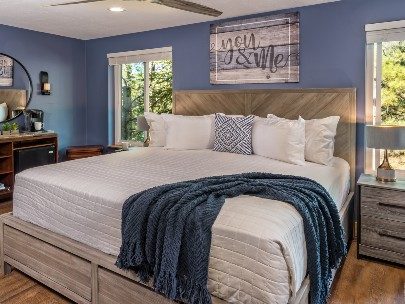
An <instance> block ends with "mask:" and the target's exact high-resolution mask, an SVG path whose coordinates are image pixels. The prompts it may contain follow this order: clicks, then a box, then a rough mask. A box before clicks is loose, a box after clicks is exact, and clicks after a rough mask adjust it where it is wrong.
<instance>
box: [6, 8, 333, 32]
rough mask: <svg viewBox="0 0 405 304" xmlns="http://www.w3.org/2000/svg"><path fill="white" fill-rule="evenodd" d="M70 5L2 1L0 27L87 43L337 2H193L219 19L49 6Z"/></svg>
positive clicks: (156, 10) (168, 11)
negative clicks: (214, 11)
mask: <svg viewBox="0 0 405 304" xmlns="http://www.w3.org/2000/svg"><path fill="white" fill-rule="evenodd" d="M69 1H74V0H12V1H10V0H0V23H1V24H5V25H11V26H15V27H20V28H26V29H31V30H36V31H40V32H45V33H51V34H57V35H61V36H67V37H72V38H79V39H84V40H87V39H94V38H101V37H108V36H115V35H120V34H129V33H135V32H142V31H148V30H154V29H160V28H166V27H172V26H178V25H185V24H192V23H198V22H204V21H212V20H216V19H225V18H230V17H236V16H243V15H250V14H255V13H262V12H269V11H275V10H280V9H286V8H293V7H300V6H307V5H313V4H320V3H326V2H334V1H338V0H193V1H194V2H195V3H199V4H203V5H207V6H211V7H213V8H215V9H218V10H220V11H223V12H224V14H223V15H222V16H220V17H219V18H214V17H209V16H203V15H198V14H194V13H188V12H183V11H180V10H176V9H172V8H168V7H164V6H162V5H158V4H152V3H150V2H149V1H123V0H107V1H104V2H96V3H89V4H80V5H71V6H61V7H49V5H50V4H56V3H64V2H69ZM113 6H120V7H123V8H125V9H126V11H125V12H123V13H112V12H110V11H108V8H110V7H113Z"/></svg>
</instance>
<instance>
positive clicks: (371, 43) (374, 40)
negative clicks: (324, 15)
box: [364, 20, 405, 178]
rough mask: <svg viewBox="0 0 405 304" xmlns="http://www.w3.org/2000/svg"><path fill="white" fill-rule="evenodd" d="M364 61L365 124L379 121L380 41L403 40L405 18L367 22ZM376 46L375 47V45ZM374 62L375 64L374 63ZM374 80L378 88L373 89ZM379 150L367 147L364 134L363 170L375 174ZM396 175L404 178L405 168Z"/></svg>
mask: <svg viewBox="0 0 405 304" xmlns="http://www.w3.org/2000/svg"><path fill="white" fill-rule="evenodd" d="M365 31H366V56H365V57H366V62H365V74H366V75H365V125H375V124H380V123H381V77H382V43H383V42H386V41H387V37H389V38H391V39H393V40H388V41H395V40H394V39H397V38H401V39H400V40H405V20H399V21H392V22H383V23H375V24H367V25H366V26H365ZM375 46H377V47H375ZM374 63H376V64H374ZM374 80H375V83H376V84H377V86H379V88H376V90H375V91H374ZM380 153H381V150H378V149H370V148H367V145H366V138H365V136H364V171H365V173H367V174H376V170H377V167H378V166H379V165H380ZM396 172H397V177H400V178H405V170H396Z"/></svg>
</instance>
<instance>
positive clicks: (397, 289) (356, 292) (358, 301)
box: [0, 202, 405, 304]
mask: <svg viewBox="0 0 405 304" xmlns="http://www.w3.org/2000/svg"><path fill="white" fill-rule="evenodd" d="M11 208H12V206H11V203H10V202H9V203H6V204H4V205H3V203H0V214H1V213H5V212H10V211H11ZM356 247H357V246H356V243H355V242H353V244H352V246H351V247H350V252H349V255H348V257H347V259H346V261H345V264H344V266H343V268H342V271H341V272H340V274H339V277H338V278H337V280H336V283H335V285H334V287H333V290H332V294H331V296H330V299H329V304H377V303H378V304H404V303H405V268H399V267H393V266H389V265H386V264H380V263H375V262H371V261H366V260H358V259H357V256H356V249H357V248H356ZM0 303H10V304H17V303H18V304H42V303H44V304H65V303H70V302H69V301H68V300H66V299H65V298H63V297H61V296H60V295H58V294H57V293H55V292H53V291H51V290H50V289H48V288H46V287H45V286H43V285H41V284H40V283H38V282H36V281H34V280H32V279H30V278H28V277H27V276H25V275H23V274H21V273H20V272H18V271H13V272H12V273H11V274H9V275H8V276H6V277H5V278H3V279H0Z"/></svg>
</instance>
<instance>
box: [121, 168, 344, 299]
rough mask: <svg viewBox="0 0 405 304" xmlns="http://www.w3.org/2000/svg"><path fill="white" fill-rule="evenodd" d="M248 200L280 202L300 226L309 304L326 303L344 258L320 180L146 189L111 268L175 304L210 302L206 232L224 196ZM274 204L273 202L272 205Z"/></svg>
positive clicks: (134, 202) (125, 214)
mask: <svg viewBox="0 0 405 304" xmlns="http://www.w3.org/2000/svg"><path fill="white" fill-rule="evenodd" d="M240 195H251V196H256V197H261V198H266V199H274V200H278V201H283V202H286V203H288V204H291V205H292V206H294V207H295V209H297V211H298V212H299V214H300V215H301V216H302V218H303V220H304V232H305V238H306V242H307V253H308V273H309V278H310V288H311V289H310V290H311V293H310V301H311V303H314V304H320V303H325V302H326V299H327V297H328V292H329V285H330V284H329V283H330V281H331V272H332V269H335V268H337V267H338V266H339V264H340V261H341V260H342V258H343V257H344V255H345V254H346V245H345V241H344V236H343V229H342V227H341V224H340V219H339V214H338V210H337V208H336V205H335V203H334V202H333V199H332V198H331V196H330V195H329V194H328V192H327V191H326V190H325V188H323V187H322V186H321V185H320V184H318V183H317V182H315V181H313V180H310V179H307V178H303V177H297V176H287V175H275V174H268V173H245V174H237V175H228V176H215V177H207V178H201V179H198V180H194V181H186V182H179V183H175V184H170V185H164V186H159V187H155V188H152V189H148V190H145V191H143V192H140V193H138V194H135V195H133V196H131V197H130V198H129V199H128V200H127V201H126V202H125V203H124V206H123V210H122V246H121V252H120V254H119V256H118V260H117V263H116V265H117V266H118V267H119V268H121V269H128V270H134V271H136V272H137V273H138V274H139V276H140V278H141V280H142V281H143V282H148V281H149V279H150V278H152V277H153V278H154V289H155V290H156V291H157V292H160V293H162V294H164V295H165V296H166V297H168V298H169V299H172V300H179V301H183V302H185V303H192V304H194V303H201V304H209V303H211V295H210V293H209V291H208V288H207V281H208V264H209V254H210V246H211V228H212V225H213V224H214V221H215V219H216V218H217V216H218V214H219V212H220V210H221V208H222V206H223V204H224V202H225V199H226V198H231V197H237V196H240ZM269 204H271V202H269Z"/></svg>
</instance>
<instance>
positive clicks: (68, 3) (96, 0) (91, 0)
mask: <svg viewBox="0 0 405 304" xmlns="http://www.w3.org/2000/svg"><path fill="white" fill-rule="evenodd" d="M101 1H105V0H82V1H73V2H66V3H60V4H51V5H50V6H64V5H73V4H85V3H92V2H101Z"/></svg>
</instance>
